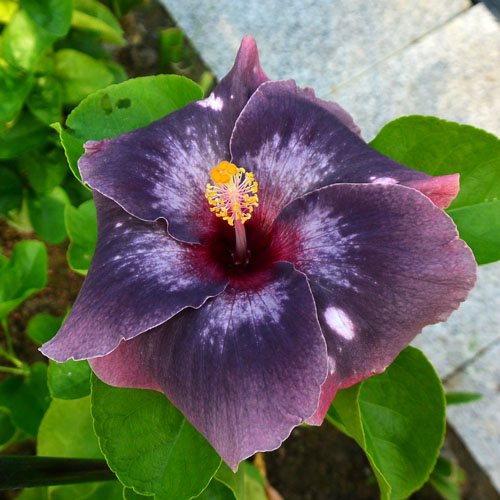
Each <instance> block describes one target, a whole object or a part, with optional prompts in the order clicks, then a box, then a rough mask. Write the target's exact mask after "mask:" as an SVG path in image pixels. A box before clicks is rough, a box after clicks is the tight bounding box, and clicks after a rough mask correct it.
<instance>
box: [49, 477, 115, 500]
mask: <svg viewBox="0 0 500 500" xmlns="http://www.w3.org/2000/svg"><path fill="white" fill-rule="evenodd" d="M122 490H123V485H122V484H120V483H119V482H118V481H106V482H99V483H86V484H85V483H84V484H68V485H65V486H51V487H49V489H48V495H49V498H48V500H121V499H122Z"/></svg>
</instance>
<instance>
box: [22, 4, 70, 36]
mask: <svg viewBox="0 0 500 500" xmlns="http://www.w3.org/2000/svg"><path fill="white" fill-rule="evenodd" d="M21 7H23V8H24V9H26V12H27V13H28V14H29V15H30V17H31V19H33V21H35V22H36V23H37V24H39V25H40V26H41V27H42V28H44V29H45V30H46V31H48V32H50V33H52V34H54V35H56V36H64V35H65V34H66V33H67V32H68V30H69V25H70V22H71V12H72V10H73V5H72V1H71V0H21Z"/></svg>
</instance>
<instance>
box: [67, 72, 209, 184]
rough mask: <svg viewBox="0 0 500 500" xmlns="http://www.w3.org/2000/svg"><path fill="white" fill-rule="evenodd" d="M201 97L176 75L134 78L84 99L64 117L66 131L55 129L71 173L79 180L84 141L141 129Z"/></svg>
mask: <svg viewBox="0 0 500 500" xmlns="http://www.w3.org/2000/svg"><path fill="white" fill-rule="evenodd" d="M202 97H203V94H202V91H201V89H200V87H198V85H196V84H195V83H194V82H192V81H191V80H188V79H187V78H184V77H182V76H177V75H157V76H146V77H142V78H134V79H131V80H128V81H126V82H123V83H120V84H117V85H111V86H110V87H108V88H106V89H103V90H99V91H97V92H96V93H94V94H92V95H90V96H88V97H87V98H86V99H85V100H84V101H82V102H81V103H80V104H79V105H78V106H77V107H76V108H75V109H74V110H73V111H72V112H71V114H70V115H69V116H68V119H67V120H66V125H67V127H69V129H70V130H67V129H63V128H62V127H61V126H59V127H58V130H59V133H60V137H61V142H62V144H63V147H64V150H65V152H66V157H67V158H68V163H69V166H70V168H71V170H72V172H73V174H75V177H76V178H77V179H80V180H81V176H80V172H79V171H78V158H79V157H80V156H81V155H82V154H83V152H84V150H83V144H84V143H85V142H86V141H88V140H91V139H92V140H100V139H104V138H106V137H115V136H117V135H120V134H123V133H125V132H128V131H130V130H134V129H136V128H139V127H144V126H145V125H149V124H150V123H151V122H153V121H155V120H158V119H160V118H162V117H163V116H165V115H168V114H169V113H171V112H172V111H176V110H177V109H180V108H182V107H184V106H185V105H186V104H188V103H189V102H191V101H194V100H196V99H201V98H202Z"/></svg>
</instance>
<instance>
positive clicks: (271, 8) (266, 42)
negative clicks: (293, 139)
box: [163, 0, 470, 95]
mask: <svg viewBox="0 0 500 500" xmlns="http://www.w3.org/2000/svg"><path fill="white" fill-rule="evenodd" d="M163 1H164V3H165V6H166V7H167V9H168V10H169V11H170V13H171V14H172V15H173V16H174V18H175V20H176V21H177V22H178V24H179V25H180V26H181V27H182V29H183V30H184V31H185V32H186V34H187V35H188V36H189V38H190V39H191V41H192V42H193V44H194V45H195V47H197V48H198V49H199V50H200V51H201V54H202V56H203V58H204V60H205V62H206V63H207V64H208V66H209V67H210V68H211V69H212V71H214V73H215V75H216V76H217V77H219V78H220V77H222V76H223V75H225V74H226V73H227V71H228V69H229V68H230V67H231V64H232V62H233V58H234V54H235V51H236V49H237V48H238V46H239V44H240V41H241V39H242V38H243V36H244V35H247V34H248V35H252V36H254V37H255V38H256V39H257V42H258V44H259V48H260V52H261V59H262V65H263V68H264V70H265V71H266V73H267V74H268V75H269V77H270V78H272V79H282V78H292V77H293V78H295V79H296V81H297V82H298V83H299V84H300V85H302V86H312V87H314V88H315V89H316V92H317V93H318V95H326V94H327V93H328V92H329V90H330V89H331V87H332V86H333V85H338V84H340V83H341V82H343V81H345V80H347V79H349V78H351V77H353V76H354V75H356V74H357V73H359V72H361V71H363V70H365V69H366V68H368V67H370V66H372V65H373V64H374V63H376V62H377V61H380V60H382V59H384V58H385V57H387V56H389V55H390V54H392V53H394V52H396V51H398V50H400V49H401V48H402V47H404V46H406V45H408V44H409V43H411V42H412V41H413V40H415V39H416V38H418V37H420V36H422V35H423V34H424V33H427V32H428V31H430V30H432V29H434V28H436V27H437V26H440V25H441V24H443V23H445V22H447V21H448V20H449V19H450V18H452V17H453V16H455V15H457V14H458V13H460V12H462V11H464V10H465V9H467V8H468V7H469V6H470V1H469V0H446V1H444V2H436V1H435V0H420V1H419V2H415V1H412V0H398V1H397V2H394V1H393V0H373V1H370V2H367V1H365V0H335V1H331V0H288V1H287V2H280V1H276V0H250V1H244V0H163Z"/></svg>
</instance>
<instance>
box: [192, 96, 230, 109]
mask: <svg viewBox="0 0 500 500" xmlns="http://www.w3.org/2000/svg"><path fill="white" fill-rule="evenodd" d="M198 104H199V105H200V106H201V107H202V108H210V109H213V110H214V111H220V110H221V109H222V108H223V107H224V101H223V100H222V99H221V98H220V97H215V95H214V94H210V96H209V97H207V98H206V99H204V100H203V101H198Z"/></svg>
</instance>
